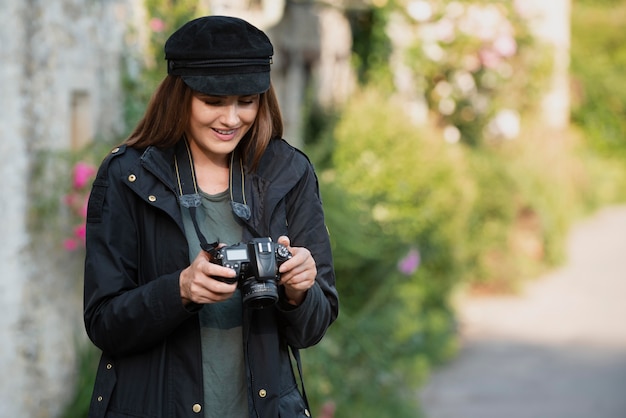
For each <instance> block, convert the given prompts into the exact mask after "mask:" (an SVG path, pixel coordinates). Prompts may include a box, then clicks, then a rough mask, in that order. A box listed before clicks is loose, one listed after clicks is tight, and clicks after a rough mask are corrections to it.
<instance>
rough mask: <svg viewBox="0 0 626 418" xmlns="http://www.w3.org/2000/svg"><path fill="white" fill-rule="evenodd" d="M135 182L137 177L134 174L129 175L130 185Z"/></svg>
mask: <svg viewBox="0 0 626 418" xmlns="http://www.w3.org/2000/svg"><path fill="white" fill-rule="evenodd" d="M135 180H137V176H136V175H134V174H131V175H130V176H128V181H130V182H131V183H133V182H134V181H135Z"/></svg>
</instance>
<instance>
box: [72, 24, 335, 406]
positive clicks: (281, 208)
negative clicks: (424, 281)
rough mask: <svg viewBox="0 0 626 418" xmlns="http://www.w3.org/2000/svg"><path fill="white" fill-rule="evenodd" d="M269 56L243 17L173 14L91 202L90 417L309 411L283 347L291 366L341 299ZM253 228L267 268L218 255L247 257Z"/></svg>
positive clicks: (317, 204) (309, 174)
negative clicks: (131, 123) (137, 105)
mask: <svg viewBox="0 0 626 418" xmlns="http://www.w3.org/2000/svg"><path fill="white" fill-rule="evenodd" d="M272 54H273V48H272V44H271V43H270V41H269V39H268V38H267V36H266V35H265V34H264V33H263V32H262V31H260V30H259V29H257V28H255V27H254V26H252V25H250V24H249V23H247V22H245V21H243V20H240V19H236V18H231V17H223V16H209V17H203V18H199V19H196V20H192V21H191V22H188V23H187V24H185V25H183V26H182V27H181V28H180V29H179V30H177V31H176V32H175V33H174V34H172V35H171V37H170V38H169V39H168V40H167V42H166V44H165V57H166V59H167V60H168V75H167V76H166V78H165V79H164V80H163V81H162V83H161V84H160V86H159V87H158V89H157V90H156V92H155V94H154V96H153V98H152V100H151V102H150V103H149V105H148V108H147V110H146V114H145V115H144V117H143V119H142V120H141V121H140V122H139V124H138V125H137V127H136V128H135V130H134V131H133V133H132V134H131V135H130V137H129V138H128V139H127V140H126V141H125V143H124V144H123V145H122V146H120V147H118V148H116V149H114V150H113V151H112V153H111V155H110V156H108V157H107V158H106V159H105V160H104V161H103V163H102V165H101V167H100V169H99V172H98V175H97V178H96V180H95V181H94V185H93V189H92V192H91V195H90V199H89V207H88V215H87V253H86V262H85V308H84V318H85V326H86V330H87V333H88V335H89V337H90V338H91V340H92V341H93V343H94V344H95V345H96V346H98V347H99V348H100V349H101V350H102V358H101V361H100V365H99V368H98V374H97V378H96V383H95V387H94V392H93V396H92V402H91V408H90V415H89V416H90V417H108V418H119V417H172V418H174V417H176V418H180V417H198V416H204V417H220V418H225V417H238V418H240V417H244V416H249V417H260V418H264V417H272V418H275V417H306V416H310V413H309V411H308V409H307V408H308V406H307V405H306V400H305V399H303V396H301V394H300V392H299V391H298V388H297V385H296V378H295V374H294V372H293V370H292V367H291V362H290V354H289V353H290V350H292V351H293V353H294V355H295V356H296V358H297V359H298V361H297V363H298V366H299V357H298V354H297V350H298V349H300V348H306V347H309V346H312V345H314V344H316V343H317V342H319V341H320V340H321V338H322V337H323V336H324V334H325V332H326V330H327V329H328V327H329V326H330V324H331V323H332V322H333V321H334V320H335V319H336V317H337V314H338V297H337V292H336V290H335V277H334V272H333V267H332V255H331V250H330V243H329V237H328V233H327V230H326V227H325V224H324V214H323V210H322V204H321V201H320V198H319V191H318V185H317V178H316V176H315V173H314V170H313V168H312V166H311V164H310V162H309V161H308V159H307V158H306V157H305V156H304V155H303V154H302V153H300V152H299V151H298V150H296V149H295V148H293V147H291V146H290V145H288V144H287V143H286V142H285V141H284V140H282V139H281V136H282V119H281V115H280V110H279V107H278V103H277V99H276V95H275V93H274V90H273V88H272V86H271V83H270V75H269V74H270V65H271V57H272ZM254 240H260V241H261V242H262V243H263V249H264V250H267V249H268V248H269V249H270V250H271V257H270V258H271V260H270V261H273V262H275V263H276V265H275V266H274V265H273V264H272V265H270V267H267V269H268V271H271V272H272V274H275V270H273V268H274V267H275V268H278V271H279V273H278V274H277V275H275V277H273V279H275V280H272V278H270V279H268V280H267V281H265V279H263V280H261V279H262V277H266V276H267V274H265V275H264V273H262V272H261V271H262V270H263V268H265V267H263V268H257V269H254V268H253V267H254V266H255V265H256V264H255V263H254V262H253V259H250V261H249V262H248V263H245V262H244V263H243V264H246V265H247V266H249V267H250V268H249V269H248V270H247V271H246V272H245V273H241V272H239V273H237V272H236V271H235V269H233V268H230V267H227V266H226V265H225V264H227V263H224V260H221V259H220V258H219V256H220V255H223V254H226V251H227V250H228V249H232V248H236V249H244V250H247V253H246V255H247V256H250V257H253V256H255V254H256V251H257V248H258V249H259V250H258V251H259V252H260V251H261V250H260V248H261V247H260V246H259V247H256V246H255V245H252V244H250V245H248V243H251V242H256V241H254ZM270 240H271V241H270ZM209 243H213V244H209ZM218 243H219V244H218ZM239 243H242V245H241V246H235V245H236V244H239ZM279 244H280V245H279ZM281 246H284V247H285V248H286V249H287V250H288V253H287V254H288V256H287V257H284V258H280V257H278V255H276V253H275V251H274V250H275V249H277V248H281ZM244 252H245V251H244ZM256 256H257V257H261V255H259V254H256ZM270 264H271V263H270ZM272 266H273V267H272ZM240 267H241V266H240ZM256 275H258V276H259V278H257V277H256ZM261 276H262V277H261ZM244 279H245V280H248V281H250V280H251V281H252V283H253V284H252V285H250V284H249V283H248V282H245V280H244ZM257 287H258V288H260V289H261V290H263V291H262V292H260V293H259V294H261V295H262V296H263V297H261V298H260V299H256V300H252V302H250V300H249V299H248V301H246V303H244V302H243V300H242V297H243V299H245V298H250V297H252V298H253V299H254V298H255V297H257V296H258V294H257V292H256V290H257ZM251 289H252V290H251ZM268 294H269V296H268V297H266V296H267V295H268ZM298 368H299V367H298ZM304 398H305V397H304Z"/></svg>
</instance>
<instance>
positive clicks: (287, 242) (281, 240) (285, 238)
mask: <svg viewBox="0 0 626 418" xmlns="http://www.w3.org/2000/svg"><path fill="white" fill-rule="evenodd" d="M278 243H279V244H282V245H284V246H285V247H287V248H289V247H290V246H291V240H290V239H289V237H288V236H286V235H281V236H280V237H278Z"/></svg>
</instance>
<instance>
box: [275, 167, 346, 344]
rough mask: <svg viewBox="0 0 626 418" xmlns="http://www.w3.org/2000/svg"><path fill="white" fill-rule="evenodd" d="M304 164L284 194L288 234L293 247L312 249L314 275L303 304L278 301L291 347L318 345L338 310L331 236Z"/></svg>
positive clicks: (312, 175) (312, 176) (314, 179)
mask: <svg viewBox="0 0 626 418" xmlns="http://www.w3.org/2000/svg"><path fill="white" fill-rule="evenodd" d="M302 158H305V157H304V156H302ZM306 167H307V169H306V170H305V172H304V175H303V176H302V178H301V179H300V181H299V182H298V183H297V185H296V187H294V188H293V189H292V191H291V192H290V193H289V194H288V195H287V197H286V207H287V224H288V235H289V238H290V240H291V245H292V246H295V247H305V248H307V249H308V250H309V251H310V252H311V255H312V256H313V259H314V260H315V264H316V267H317V277H316V279H315V284H314V285H313V287H311V288H310V289H309V290H308V291H307V294H306V297H305V299H304V301H303V303H302V304H300V305H299V306H297V307H295V308H293V307H291V305H288V304H286V303H285V302H284V300H281V303H279V304H278V310H279V318H280V319H281V321H282V322H283V324H284V330H283V331H284V336H285V338H286V340H287V342H288V343H289V344H290V345H291V346H292V347H294V348H305V347H309V346H312V345H314V344H317V343H318V342H319V341H320V340H321V339H322V337H323V336H324V334H325V333H326V330H327V329H328V327H329V326H330V325H331V324H332V323H333V321H335V319H336V318H337V315H338V313H339V298H338V295H337V290H336V288H335V273H334V269H333V259H332V253H331V246H330V237H329V233H328V229H327V228H326V224H325V221H324V211H323V208H322V202H321V199H320V194H319V187H318V182H317V177H316V175H315V172H314V170H313V167H312V165H311V164H310V163H309V162H308V160H307V161H306ZM281 299H283V298H281Z"/></svg>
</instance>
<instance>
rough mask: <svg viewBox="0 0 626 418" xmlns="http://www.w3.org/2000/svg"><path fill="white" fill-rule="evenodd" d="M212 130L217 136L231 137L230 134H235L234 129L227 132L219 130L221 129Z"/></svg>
mask: <svg viewBox="0 0 626 418" xmlns="http://www.w3.org/2000/svg"><path fill="white" fill-rule="evenodd" d="M213 130H214V131H215V132H217V133H218V134H220V135H232V134H234V133H235V129H231V130H228V131H223V130H221V129H215V128H213Z"/></svg>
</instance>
